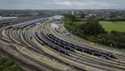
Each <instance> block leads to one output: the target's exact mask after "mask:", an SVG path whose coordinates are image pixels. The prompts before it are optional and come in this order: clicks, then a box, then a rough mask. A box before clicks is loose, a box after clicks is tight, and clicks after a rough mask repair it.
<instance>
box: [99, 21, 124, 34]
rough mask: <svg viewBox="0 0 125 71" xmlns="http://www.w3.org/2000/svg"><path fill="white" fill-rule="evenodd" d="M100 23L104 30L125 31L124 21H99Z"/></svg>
mask: <svg viewBox="0 0 125 71" xmlns="http://www.w3.org/2000/svg"><path fill="white" fill-rule="evenodd" d="M100 24H101V25H102V26H103V28H105V30H106V31H108V32H111V31H118V32H125V21H114V22H112V21H100Z"/></svg>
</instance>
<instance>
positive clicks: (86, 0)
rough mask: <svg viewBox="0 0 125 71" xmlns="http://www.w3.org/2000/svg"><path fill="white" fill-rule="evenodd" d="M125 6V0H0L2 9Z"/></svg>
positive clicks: (116, 7) (117, 7) (111, 7)
mask: <svg viewBox="0 0 125 71" xmlns="http://www.w3.org/2000/svg"><path fill="white" fill-rule="evenodd" d="M100 8H106V9H107V8H110V9H119V8H122V9H124V8H125V0H0V9H100Z"/></svg>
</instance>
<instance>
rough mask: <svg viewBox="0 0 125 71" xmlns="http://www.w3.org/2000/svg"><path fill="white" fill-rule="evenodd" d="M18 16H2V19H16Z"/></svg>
mask: <svg viewBox="0 0 125 71" xmlns="http://www.w3.org/2000/svg"><path fill="white" fill-rule="evenodd" d="M16 18H17V17H2V16H0V20H5V19H16Z"/></svg>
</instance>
